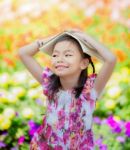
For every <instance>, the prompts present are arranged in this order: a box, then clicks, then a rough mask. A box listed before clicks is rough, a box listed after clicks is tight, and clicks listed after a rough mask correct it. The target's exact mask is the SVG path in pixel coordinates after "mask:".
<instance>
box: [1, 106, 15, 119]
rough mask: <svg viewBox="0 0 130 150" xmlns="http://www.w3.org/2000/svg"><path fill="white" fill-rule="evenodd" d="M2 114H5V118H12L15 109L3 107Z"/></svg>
mask: <svg viewBox="0 0 130 150" xmlns="http://www.w3.org/2000/svg"><path fill="white" fill-rule="evenodd" d="M3 115H4V116H5V118H8V119H13V118H14V117H15V111H14V109H13V108H5V110H4V111H3Z"/></svg>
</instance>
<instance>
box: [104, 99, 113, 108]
mask: <svg viewBox="0 0 130 150" xmlns="http://www.w3.org/2000/svg"><path fill="white" fill-rule="evenodd" d="M115 106H116V103H115V101H114V100H112V99H110V100H107V101H106V103H105V107H106V108H108V109H114V108H115Z"/></svg>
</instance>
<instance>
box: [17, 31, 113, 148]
mask: <svg viewBox="0 0 130 150" xmlns="http://www.w3.org/2000/svg"><path fill="white" fill-rule="evenodd" d="M69 32H71V33H73V34H75V35H76V36H77V37H79V38H82V39H83V40H86V41H87V42H88V43H90V44H91V45H93V47H94V48H95V49H96V50H97V51H98V53H99V54H100V55H101V56H102V57H103V58H104V64H103V66H102V68H101V70H100V71H99V73H98V74H96V73H95V68H94V64H93V62H92V60H91V56H90V55H88V54H86V53H83V51H82V48H81V47H80V45H79V43H78V42H77V41H76V40H75V39H74V38H72V37H70V36H65V37H62V38H61V39H59V40H58V41H57V42H56V44H55V45H54V47H53V52H52V54H51V64H52V67H51V68H49V67H45V68H44V70H43V69H42V67H41V66H40V65H39V64H38V62H37V61H36V60H35V59H34V58H33V56H34V55H35V54H36V53H37V52H38V51H39V48H40V47H41V46H42V45H43V44H44V42H45V41H47V40H49V39H50V38H48V39H43V40H37V41H35V42H33V43H31V44H29V45H26V46H24V47H22V48H20V49H19V56H20V58H21V60H22V62H23V63H24V65H25V66H26V67H27V69H28V70H29V71H30V72H31V74H32V75H33V76H34V77H35V78H36V80H37V81H38V82H39V83H40V84H41V85H42V87H43V92H44V94H45V95H46V96H47V113H46V116H45V117H44V118H43V122H42V125H41V126H40V127H39V128H38V130H37V131H36V132H35V134H34V136H33V138H32V140H31V143H30V150H51V149H54V150H93V149H94V138H93V131H92V119H93V112H94V109H95V104H96V100H97V99H98V98H99V96H100V94H101V93H102V90H103V89H104V87H105V85H106V83H107V81H108V80H109V78H110V76H111V74H112V72H113V70H114V67H115V64H116V56H115V55H114V54H112V53H111V52H110V51H109V50H108V49H107V48H106V47H104V46H103V45H102V44H100V43H99V42H97V41H95V40H94V39H93V38H92V37H90V36H88V35H87V34H85V33H83V32H82V31H79V30H70V31H69ZM89 64H91V65H92V67H93V73H92V74H90V75H88V65H89Z"/></svg>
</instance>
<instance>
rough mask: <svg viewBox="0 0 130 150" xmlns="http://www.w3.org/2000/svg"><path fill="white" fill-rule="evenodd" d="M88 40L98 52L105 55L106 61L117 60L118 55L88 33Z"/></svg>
mask: <svg viewBox="0 0 130 150" xmlns="http://www.w3.org/2000/svg"><path fill="white" fill-rule="evenodd" d="M86 41H87V42H88V43H90V45H92V47H93V48H94V49H96V50H97V51H98V53H99V54H100V55H101V56H102V57H103V59H104V62H111V61H115V60H116V56H115V55H114V54H113V53H112V52H111V51H110V50H109V49H108V48H107V47H106V46H104V45H103V44H102V43H100V42H99V41H97V40H95V39H94V38H92V37H91V36H89V35H86Z"/></svg>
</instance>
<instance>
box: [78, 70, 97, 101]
mask: <svg viewBox="0 0 130 150" xmlns="http://www.w3.org/2000/svg"><path fill="white" fill-rule="evenodd" d="M96 77H97V73H92V74H90V75H88V77H87V80H86V82H85V84H84V87H83V90H82V93H81V97H82V98H83V99H86V100H97V92H96V90H95V89H94V81H95V79H96Z"/></svg>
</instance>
